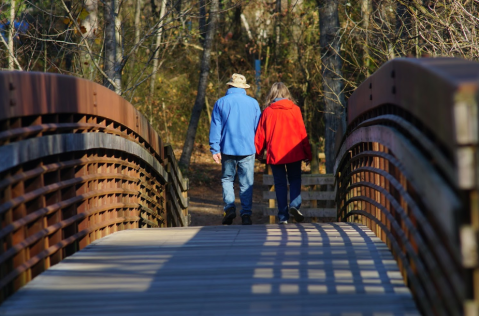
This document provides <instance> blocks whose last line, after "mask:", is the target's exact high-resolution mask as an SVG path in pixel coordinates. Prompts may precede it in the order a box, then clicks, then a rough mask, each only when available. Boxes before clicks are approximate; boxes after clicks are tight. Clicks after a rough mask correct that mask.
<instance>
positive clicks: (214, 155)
mask: <svg viewBox="0 0 479 316" xmlns="http://www.w3.org/2000/svg"><path fill="white" fill-rule="evenodd" d="M213 160H214V161H215V162H216V163H217V164H220V163H221V153H217V154H213Z"/></svg>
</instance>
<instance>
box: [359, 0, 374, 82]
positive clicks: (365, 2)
mask: <svg viewBox="0 0 479 316" xmlns="http://www.w3.org/2000/svg"><path fill="white" fill-rule="evenodd" d="M371 9H372V8H371V0H362V2H361V13H362V19H363V23H362V24H363V30H364V43H363V67H364V73H365V75H366V77H369V74H370V73H369V65H370V57H369V18H370V16H371Z"/></svg>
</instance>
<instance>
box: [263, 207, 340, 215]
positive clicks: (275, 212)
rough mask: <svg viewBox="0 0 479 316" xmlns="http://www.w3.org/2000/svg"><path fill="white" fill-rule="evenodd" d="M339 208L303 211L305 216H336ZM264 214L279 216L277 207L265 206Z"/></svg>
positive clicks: (305, 209)
mask: <svg viewBox="0 0 479 316" xmlns="http://www.w3.org/2000/svg"><path fill="white" fill-rule="evenodd" d="M337 212H338V211H337V210H336V209H335V208H301V213H303V215H304V217H336V216H337ZM263 215H265V216H277V215H278V209H277V208H269V207H264V208H263Z"/></svg>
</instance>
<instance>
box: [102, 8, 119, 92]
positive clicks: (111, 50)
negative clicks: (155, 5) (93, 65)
mask: <svg viewBox="0 0 479 316" xmlns="http://www.w3.org/2000/svg"><path fill="white" fill-rule="evenodd" d="M119 13H120V8H119V0H105V1H104V17H105V53H104V56H103V57H104V58H103V69H104V71H105V74H106V75H107V76H108V78H110V79H111V80H112V81H113V82H114V83H115V86H116V87H114V86H113V85H112V84H111V83H110V82H109V81H108V80H107V79H106V78H104V79H103V85H104V86H105V87H107V88H109V89H111V90H113V91H115V92H116V93H117V94H120V95H121V92H122V91H121V59H122V53H121V36H120V27H121V25H120V18H119Z"/></svg>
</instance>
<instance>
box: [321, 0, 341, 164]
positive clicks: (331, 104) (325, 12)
mask: <svg viewBox="0 0 479 316" xmlns="http://www.w3.org/2000/svg"><path fill="white" fill-rule="evenodd" d="M316 1H317V4H318V7H319V22H320V24H319V27H320V45H321V55H322V76H323V92H324V101H325V102H324V103H325V109H324V121H325V125H326V130H325V146H324V148H325V150H324V151H325V155H326V172H327V173H333V171H334V170H333V168H334V154H335V152H334V145H335V138H336V134H337V133H344V132H346V100H345V98H344V93H343V88H344V84H343V81H342V78H343V74H342V69H341V68H342V65H343V62H342V59H341V55H340V51H339V49H340V45H341V41H340V37H339V35H340V34H339V31H340V29H339V15H338V1H337V0H316ZM340 136H342V135H340Z"/></svg>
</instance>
